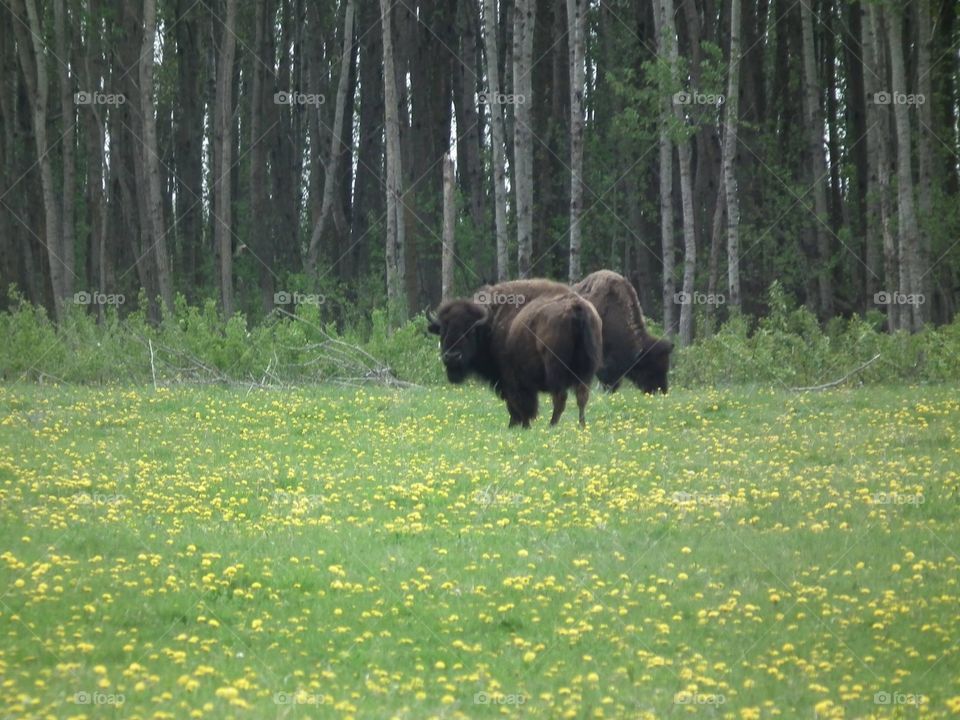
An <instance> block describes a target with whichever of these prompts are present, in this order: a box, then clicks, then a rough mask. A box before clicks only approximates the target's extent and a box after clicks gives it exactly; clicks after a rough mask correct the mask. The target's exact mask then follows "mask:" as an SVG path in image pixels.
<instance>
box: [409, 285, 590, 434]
mask: <svg viewBox="0 0 960 720" xmlns="http://www.w3.org/2000/svg"><path fill="white" fill-rule="evenodd" d="M488 290H489V291H491V292H492V293H499V296H500V297H505V296H506V297H509V296H511V295H512V296H513V297H514V299H516V298H518V297H519V298H521V301H520V302H517V303H511V304H502V305H498V304H493V305H485V304H480V303H477V302H471V301H469V300H452V301H450V302H448V303H445V304H444V305H443V306H441V307H440V309H439V310H438V311H437V315H436V317H435V318H431V319H430V326H429V328H428V329H429V331H430V332H432V333H435V334H437V335H439V336H440V345H441V350H442V358H443V363H444V366H445V367H446V371H447V379H448V380H450V382H453V383H460V382H463V380H465V379H466V378H467V377H468V376H469V375H471V374H473V375H478V376H479V377H481V378H483V379H484V380H486V381H487V382H489V383H490V384H491V385H492V386H493V387H494V388H495V389H496V390H497V392H498V393H499V395H500V396H501V397H502V398H503V399H504V400H505V401H506V404H507V410H508V411H509V413H510V426H511V427H513V426H515V425H522V426H523V427H530V421H531V420H533V419H534V418H535V417H536V416H537V411H538V398H537V393H538V392H548V393H550V394H551V395H552V396H553V418H552V419H551V421H550V422H551V424H556V423H557V422H558V421H559V419H560V416H561V414H562V413H563V410H564V407H565V405H566V401H567V391H568V390H569V389H570V388H571V387H575V388H576V394H577V405H578V407H579V409H580V424H581V425H583V424H585V423H586V416H585V409H586V405H587V401H588V399H589V397H590V383H591V382H592V381H593V377H594V375H595V373H596V371H597V368H598V367H599V365H600V360H601V349H602V330H601V323H600V317H599V315H597V312H596V310H595V309H594V308H593V306H592V305H591V304H590V303H589V302H586V301H585V300H583V299H582V298H580V297H579V296H577V295H575V294H574V293H571V292H570V291H569V289H567V288H566V287H565V286H563V285H560V284H559V283H552V282H549V281H544V280H530V281H514V282H511V283H502V284H501V285H495V286H492V287H491V288H488ZM490 297H496V295H490ZM531 298H532V299H531Z"/></svg>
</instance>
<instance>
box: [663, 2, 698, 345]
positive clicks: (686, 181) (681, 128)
mask: <svg viewBox="0 0 960 720" xmlns="http://www.w3.org/2000/svg"><path fill="white" fill-rule="evenodd" d="M660 1H661V10H660V18H661V21H662V28H661V33H660V37H661V38H662V40H663V47H662V50H661V54H662V55H664V56H665V57H666V58H667V62H668V63H669V67H670V73H671V75H672V76H673V78H674V79H676V78H677V72H678V68H679V53H678V51H677V28H676V23H675V21H674V12H675V11H674V6H673V0H660ZM672 85H673V87H676V82H674V83H672ZM668 102H670V104H671V107H672V108H673V117H674V120H675V122H676V127H677V132H678V139H677V141H676V143H677V157H678V159H679V161H680V163H679V166H680V167H679V169H680V201H681V208H682V212H683V302H682V303H681V304H680V344H681V345H684V346H686V345H689V344H690V343H692V342H693V291H694V286H693V284H694V279H695V273H696V268H697V234H696V227H695V223H694V209H693V184H692V181H691V167H692V162H693V161H692V157H691V155H692V153H691V150H690V138H689V136H688V135H687V124H686V117H685V115H684V112H683V105H681V104H680V103H678V102H673V99H672V96H671V97H670V98H669V99H668Z"/></svg>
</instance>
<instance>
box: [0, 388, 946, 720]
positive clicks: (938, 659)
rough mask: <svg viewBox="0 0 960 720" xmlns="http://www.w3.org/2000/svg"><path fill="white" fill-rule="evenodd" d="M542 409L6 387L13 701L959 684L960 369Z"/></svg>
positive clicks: (290, 707) (3, 451) (598, 713)
mask: <svg viewBox="0 0 960 720" xmlns="http://www.w3.org/2000/svg"><path fill="white" fill-rule="evenodd" d="M542 400H546V398H545V397H542ZM549 411H550V407H549V402H548V401H547V402H543V403H542V404H541V417H540V418H539V419H538V420H537V422H536V423H535V424H534V427H533V428H532V429H531V430H529V431H520V430H508V429H507V427H506V425H507V413H506V410H505V408H504V406H503V403H502V402H500V401H499V400H497V399H496V398H495V397H494V395H493V394H492V393H491V392H490V391H489V390H487V389H485V388H482V387H479V386H476V385H470V386H466V387H450V386H443V387H437V388H430V389H423V390H418V389H408V390H382V389H353V388H349V389H340V388H335V387H312V388H303V389H299V390H292V391H278V390H259V389H258V390H252V391H249V392H248V391H246V390H243V389H225V388H222V387H179V388H174V389H163V388H161V389H159V390H154V389H153V388H152V387H143V386H138V387H130V388H123V387H108V388H103V387H100V388H98V387H70V386H60V387H53V386H39V385H21V384H8V385H0V717H10V718H25V717H30V718H48V717H49V718H100V717H108V718H109V717H124V718H171V719H173V718H176V719H180V718H192V717H196V718H230V717H234V718H301V717H302V718H313V717H320V718H326V717H330V718H350V717H356V718H387V717H394V718H411V719H419V718H428V717H435V718H484V717H497V716H502V715H507V716H514V717H543V718H554V717H562V718H662V717H666V718H669V717H687V716H688V715H693V716H702V717H717V718H731V719H742V720H749V719H751V718H774V717H782V718H797V717H806V718H815V717H822V718H834V717H836V718H841V717H844V718H867V717H876V718H887V717H911V718H912V717H931V718H933V717H948V716H951V715H958V714H960V585H958V581H960V515H958V512H957V510H958V508H957V503H958V493H960V437H958V435H960V393H958V392H957V389H956V388H955V387H948V386H944V385H926V386H913V387H910V386H905V385H903V386H896V387H893V386H874V387H864V388H857V389H839V390H832V391H827V392H822V393H807V394H802V393H795V392H790V391H787V390H783V389H764V388H759V387H741V388H728V389H722V390H708V389H697V390H685V389H678V390H676V391H673V392H671V394H670V395H668V396H665V397H663V396H661V397H648V396H644V395H641V394H640V393H638V392H637V391H636V390H634V389H632V388H630V389H624V390H622V391H621V392H619V393H617V394H615V395H604V394H600V393H595V394H594V396H593V398H592V400H591V403H590V405H589V407H588V409H587V418H588V426H587V428H586V430H582V431H581V430H580V429H579V428H578V427H577V424H576V407H575V404H574V403H572V401H571V404H570V405H569V406H568V409H567V412H566V414H565V416H564V417H563V419H562V420H561V423H560V425H559V426H558V427H556V428H550V427H548V425H547V420H548V419H549ZM544 415H545V416H546V417H544Z"/></svg>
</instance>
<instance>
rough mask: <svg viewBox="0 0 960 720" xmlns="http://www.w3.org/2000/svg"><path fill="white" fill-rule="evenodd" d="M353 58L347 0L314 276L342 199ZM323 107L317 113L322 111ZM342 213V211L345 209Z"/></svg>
mask: <svg viewBox="0 0 960 720" xmlns="http://www.w3.org/2000/svg"><path fill="white" fill-rule="evenodd" d="M351 57H353V0H347V5H346V10H345V13H344V21H343V54H342V55H341V56H340V80H339V82H338V83H337V102H336V105H335V107H334V112H333V127H332V128H330V151H329V152H328V153H327V162H326V163H325V167H324V181H323V204H322V205H321V207H320V218H319V219H318V220H317V223H316V225H314V227H313V234H312V235H311V236H310V246H309V250H308V252H307V272H308V273H310V274H311V275H313V276H316V274H317V260H318V257H319V253H320V239H321V238H322V237H323V233H324V230H326V227H327V224H328V222H329V221H330V217H331V215H332V213H333V204H334V202H339V201H340V198H339V196H338V195H337V169H338V165H339V162H340V156H341V155H342V154H343V150H342V148H341V147H340V145H341V142H340V129H341V128H342V127H343V108H344V106H345V104H346V100H347V87H348V85H349V81H350V59H351ZM319 111H320V110H319V108H317V109H316V112H319ZM341 212H342V211H341Z"/></svg>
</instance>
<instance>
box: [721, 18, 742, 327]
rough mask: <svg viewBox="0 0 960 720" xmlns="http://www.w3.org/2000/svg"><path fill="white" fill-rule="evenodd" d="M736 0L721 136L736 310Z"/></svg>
mask: <svg viewBox="0 0 960 720" xmlns="http://www.w3.org/2000/svg"><path fill="white" fill-rule="evenodd" d="M741 59H742V58H741V57H740V0H730V64H729V66H728V67H729V70H728V75H727V97H726V101H725V103H724V105H725V113H726V120H725V122H724V133H723V190H724V198H725V200H726V203H727V293H728V294H729V297H728V298H727V304H728V305H729V307H730V310H731V312H739V311H740V197H739V195H738V194H737V175H736V171H735V167H734V165H735V160H736V155H737V127H738V123H739V120H740V117H739V115H740V61H741Z"/></svg>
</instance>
